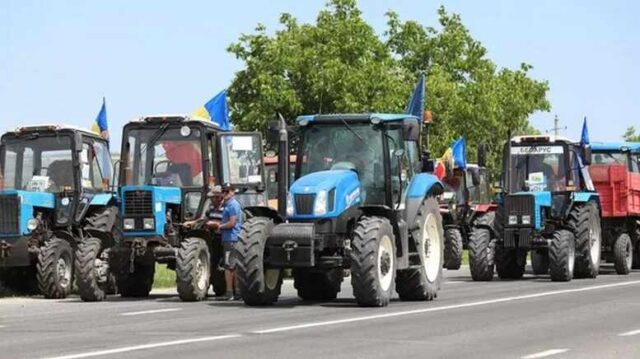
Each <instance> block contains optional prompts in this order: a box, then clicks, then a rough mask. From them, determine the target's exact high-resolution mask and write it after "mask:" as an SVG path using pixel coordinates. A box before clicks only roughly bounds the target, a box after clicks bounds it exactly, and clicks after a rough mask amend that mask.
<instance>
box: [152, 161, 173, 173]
mask: <svg viewBox="0 0 640 359" xmlns="http://www.w3.org/2000/svg"><path fill="white" fill-rule="evenodd" d="M164 163H166V164H167V168H169V165H170V164H171V161H169V160H162V161H160V162H158V163H156V165H155V166H153V173H152V175H155V174H156V173H158V166H160V165H161V164H164Z"/></svg>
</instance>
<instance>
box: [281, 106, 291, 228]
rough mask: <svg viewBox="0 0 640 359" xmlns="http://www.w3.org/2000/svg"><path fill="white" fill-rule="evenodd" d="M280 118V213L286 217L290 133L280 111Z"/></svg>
mask: <svg viewBox="0 0 640 359" xmlns="http://www.w3.org/2000/svg"><path fill="white" fill-rule="evenodd" d="M278 118H279V121H278V124H279V126H278V214H279V215H280V216H281V217H282V218H285V217H286V216H287V191H288V189H289V133H288V132H287V122H286V121H285V120H284V117H282V115H281V114H279V113H278Z"/></svg>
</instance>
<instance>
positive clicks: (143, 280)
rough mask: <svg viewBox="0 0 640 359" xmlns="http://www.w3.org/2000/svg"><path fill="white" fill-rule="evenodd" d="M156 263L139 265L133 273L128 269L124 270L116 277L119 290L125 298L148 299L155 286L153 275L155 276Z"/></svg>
mask: <svg viewBox="0 0 640 359" xmlns="http://www.w3.org/2000/svg"><path fill="white" fill-rule="evenodd" d="M155 271H156V268H155V262H153V261H151V263H148V262H145V263H139V264H136V265H135V267H134V271H133V273H129V270H128V269H126V268H125V269H123V270H122V271H121V272H120V273H118V275H117V276H116V282H117V284H118V290H119V291H120V295H121V296H123V297H135V298H141V297H148V296H149V292H151V287H152V286H153V275H154V274H155Z"/></svg>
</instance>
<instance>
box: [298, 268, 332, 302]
mask: <svg viewBox="0 0 640 359" xmlns="http://www.w3.org/2000/svg"><path fill="white" fill-rule="evenodd" d="M342 279H343V270H342V268H333V269H329V270H327V271H322V272H313V271H311V270H310V269H307V268H295V269H294V270H293V286H294V287H295V288H296V289H297V290H298V297H300V299H302V300H308V301H316V300H333V299H336V297H337V296H338V293H339V292H340V285H341V284H342Z"/></svg>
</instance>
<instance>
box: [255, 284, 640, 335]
mask: <svg viewBox="0 0 640 359" xmlns="http://www.w3.org/2000/svg"><path fill="white" fill-rule="evenodd" d="M634 284H640V280H636V281H630V282H620V283H613V284H604V285H595V286H590V287H583V288H574V289H564V290H554V291H550V292H541V293H535V294H526V295H519V296H515V297H506V298H497V299H489V300H483V301H478V302H470V303H462V304H453V305H445V306H441V307H432V308H423V309H414V310H407V311H404V312H392V313H384V314H374V315H368V316H362V317H354V318H345V319H337V320H329V321H324V322H313V323H305V324H297V325H292V326H287V327H279V328H272V329H264V330H256V331H253V332H251V333H252V334H268V333H278V332H286V331H291V330H297V329H306V328H314V327H324V326H328V325H337V324H345V323H354V322H361V321H366V320H375V319H384V318H392V317H400V316H406V315H413V314H421V313H429V312H440V311H446V310H452V309H461V308H469V307H478V306H483V305H490V304H497V303H504V302H515V301H521V300H525V299H533V298H540V297H548V296H553V295H560V294H568V293H579V292H587V291H592V290H597V289H606V288H614V287H622V286H628V285H634Z"/></svg>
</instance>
